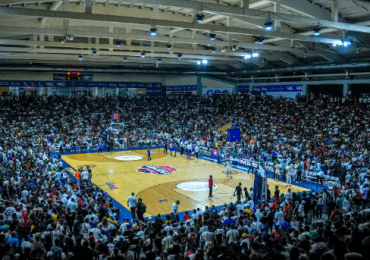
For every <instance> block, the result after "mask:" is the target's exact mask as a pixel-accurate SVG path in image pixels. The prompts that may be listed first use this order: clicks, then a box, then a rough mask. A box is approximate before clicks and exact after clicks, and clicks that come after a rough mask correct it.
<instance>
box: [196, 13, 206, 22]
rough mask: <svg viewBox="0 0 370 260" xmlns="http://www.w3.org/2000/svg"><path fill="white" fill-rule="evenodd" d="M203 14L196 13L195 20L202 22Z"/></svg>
mask: <svg viewBox="0 0 370 260" xmlns="http://www.w3.org/2000/svg"><path fill="white" fill-rule="evenodd" d="M203 18H204V14H197V22H203Z"/></svg>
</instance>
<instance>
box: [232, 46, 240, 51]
mask: <svg viewBox="0 0 370 260" xmlns="http://www.w3.org/2000/svg"><path fill="white" fill-rule="evenodd" d="M238 48H239V47H238V46H237V45H234V46H232V47H231V50H232V51H236V50H237V49H238Z"/></svg>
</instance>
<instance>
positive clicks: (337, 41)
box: [333, 40, 343, 47]
mask: <svg viewBox="0 0 370 260" xmlns="http://www.w3.org/2000/svg"><path fill="white" fill-rule="evenodd" d="M342 45H343V42H342V41H341V40H336V41H334V42H333V46H334V47H337V46H342Z"/></svg>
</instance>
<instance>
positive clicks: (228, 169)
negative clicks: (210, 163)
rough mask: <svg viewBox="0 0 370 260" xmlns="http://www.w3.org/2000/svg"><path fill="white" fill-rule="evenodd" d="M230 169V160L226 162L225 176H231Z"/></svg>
mask: <svg viewBox="0 0 370 260" xmlns="http://www.w3.org/2000/svg"><path fill="white" fill-rule="evenodd" d="M231 169H232V162H231V161H230V160H229V161H226V174H227V175H230V174H231Z"/></svg>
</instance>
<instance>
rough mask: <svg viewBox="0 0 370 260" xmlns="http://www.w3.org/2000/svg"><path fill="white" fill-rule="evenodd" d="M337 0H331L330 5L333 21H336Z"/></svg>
mask: <svg viewBox="0 0 370 260" xmlns="http://www.w3.org/2000/svg"><path fill="white" fill-rule="evenodd" d="M338 16H339V12H338V0H333V2H332V6H331V20H332V21H334V22H338Z"/></svg>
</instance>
